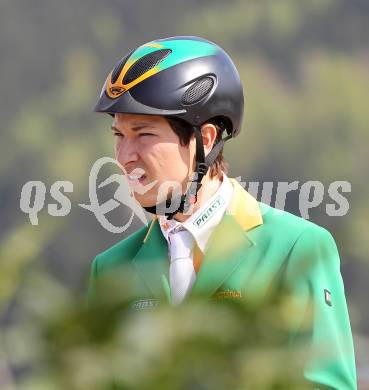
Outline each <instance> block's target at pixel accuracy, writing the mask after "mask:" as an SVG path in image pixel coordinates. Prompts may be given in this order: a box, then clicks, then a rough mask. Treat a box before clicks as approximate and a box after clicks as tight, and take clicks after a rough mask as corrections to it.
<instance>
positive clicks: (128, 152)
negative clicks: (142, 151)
mask: <svg viewBox="0 0 369 390" xmlns="http://www.w3.org/2000/svg"><path fill="white" fill-rule="evenodd" d="M115 155H116V159H117V160H118V161H119V163H120V164H121V165H123V166H126V165H128V164H129V163H132V162H135V161H137V160H138V153H137V145H136V143H135V141H134V140H133V139H130V138H128V137H126V138H125V139H124V140H121V141H120V142H118V143H117V146H116V151H115Z"/></svg>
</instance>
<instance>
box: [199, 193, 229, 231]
mask: <svg viewBox="0 0 369 390" xmlns="http://www.w3.org/2000/svg"><path fill="white" fill-rule="evenodd" d="M224 203H225V202H224V199H223V198H222V197H221V196H220V195H219V196H217V198H215V199H214V200H213V202H212V203H211V205H210V206H209V207H208V208H207V209H206V210H205V211H204V212H203V213H202V214H201V215H200V216H199V217H198V218H196V220H195V221H194V222H193V224H194V225H195V226H196V227H197V228H200V227H201V226H203V225H205V223H206V222H207V221H209V219H211V217H212V216H213V215H214V214H215V213H216V211H217V210H218V209H219V208H220V207H221V206H223V205H224Z"/></svg>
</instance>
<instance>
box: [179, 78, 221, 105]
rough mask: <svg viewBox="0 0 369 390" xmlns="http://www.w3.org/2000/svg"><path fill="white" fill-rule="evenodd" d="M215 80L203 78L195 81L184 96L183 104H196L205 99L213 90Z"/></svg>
mask: <svg viewBox="0 0 369 390" xmlns="http://www.w3.org/2000/svg"><path fill="white" fill-rule="evenodd" d="M213 85H214V80H213V78H212V77H203V78H202V79H200V80H197V81H195V82H194V83H193V84H192V85H191V87H190V88H188V89H187V91H186V92H185V93H184V94H183V96H182V103H183V104H186V105H190V104H195V103H197V102H199V101H200V100H201V99H203V98H204V97H205V96H206V95H208V94H209V92H210V91H211V90H212V88H213Z"/></svg>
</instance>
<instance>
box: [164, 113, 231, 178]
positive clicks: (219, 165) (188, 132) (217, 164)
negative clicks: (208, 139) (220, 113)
mask: <svg viewBox="0 0 369 390" xmlns="http://www.w3.org/2000/svg"><path fill="white" fill-rule="evenodd" d="M166 119H167V121H168V123H169V125H170V127H171V128H172V129H173V131H174V132H175V133H176V134H177V135H178V137H179V142H180V144H181V145H182V146H187V145H188V144H189V143H190V140H191V138H192V137H194V130H193V127H192V126H191V125H190V124H189V123H188V122H186V121H184V120H183V119H180V118H173V117H166ZM205 123H211V124H213V125H214V126H215V128H216V129H217V137H216V139H215V142H214V145H215V144H216V143H217V142H219V141H220V140H221V139H222V134H223V131H224V130H225V129H226V124H225V122H224V120H222V118H219V117H215V118H212V119H209V120H207V121H206V122H205ZM205 123H204V124H205ZM228 168H229V164H228V163H227V162H226V161H225V160H224V157H223V148H222V150H221V151H220V153H219V154H218V156H217V158H216V159H215V161H214V162H213V164H212V165H211V166H210V167H209V172H210V173H209V175H210V178H213V177H216V176H220V174H221V172H224V173H228Z"/></svg>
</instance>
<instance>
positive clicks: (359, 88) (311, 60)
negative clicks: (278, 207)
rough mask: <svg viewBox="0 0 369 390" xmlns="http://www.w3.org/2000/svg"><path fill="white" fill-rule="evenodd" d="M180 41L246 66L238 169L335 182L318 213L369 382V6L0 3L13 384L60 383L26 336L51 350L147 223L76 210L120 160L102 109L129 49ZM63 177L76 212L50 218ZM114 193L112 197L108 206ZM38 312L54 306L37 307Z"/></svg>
mask: <svg viewBox="0 0 369 390" xmlns="http://www.w3.org/2000/svg"><path fill="white" fill-rule="evenodd" d="M173 35H199V36H203V37H204V38H207V39H209V40H212V41H214V42H216V43H218V44H219V45H221V46H222V47H223V48H224V49H225V50H226V51H227V52H228V53H229V54H230V55H231V57H232V58H233V59H234V61H235V63H236V65H237V67H238V69H239V71H240V74H241V78H242V82H243V84H244V88H245V94H246V107H245V117H244V126H243V131H242V133H241V135H240V136H239V138H238V139H237V141H234V142H232V141H231V142H229V143H228V144H227V145H226V148H225V156H226V158H227V160H228V162H229V163H230V166H231V169H230V176H232V177H237V176H241V178H242V180H243V181H246V182H249V181H259V182H264V181H267V182H274V183H277V182H279V181H284V182H293V181H295V180H297V181H299V182H300V183H303V182H305V181H308V180H317V181H321V182H322V183H323V184H324V186H325V189H326V191H325V196H324V201H323V203H322V205H320V206H319V207H316V208H315V209H313V210H311V213H310V219H311V220H312V221H313V222H316V223H318V224H320V225H322V226H325V227H326V228H328V229H329V230H330V231H331V232H332V234H333V235H334V237H335V239H336V242H337V246H338V249H339V252H340V254H341V259H342V267H341V269H342V274H343V278H344V282H345V286H346V293H347V300H348V304H349V310H350V317H351V322H352V328H353V331H354V342H355V347H356V354H357V364H358V376H359V382H360V383H361V386H362V388H363V389H364V388H368V389H369V352H368V351H369V310H368V296H369V294H368V287H367V286H368V284H369V261H368V249H369V246H368V242H369V224H368V221H369V212H368V210H369V208H368V196H369V180H368V179H369V173H368V172H369V170H368V168H369V164H368V147H369V130H368V128H369V109H368V107H369V106H368V102H369V88H368V87H369V2H368V1H366V0H298V1H297V0H263V1H260V0H229V1H227V2H224V1H219V0H213V1H210V0H201V1H199V0H197V1H195V0H187V1H177V0H171V1H169V0H157V1H139V0H138V1H137V0H136V1H133V0H132V1H130V0H129V1H128V0H125V1H118V0H105V1H104V2H101V1H97V0H88V1H87V0H78V1H70V0H66V1H56V0H33V1H30V2H25V1H20V0H2V1H1V2H0V63H1V73H0V79H1V83H0V84H1V87H2V91H3V92H2V94H1V104H0V115H1V144H0V148H1V153H0V175H1V179H0V180H1V181H0V211H1V218H0V315H1V333H0V347H1V349H0V373H2V374H3V375H0V377H2V378H4V379H2V381H3V382H1V383H0V388H3V387H2V385H3V386H4V388H9V389H10V388H18V387H19V388H27V389H28V388H35V389H36V388H37V390H38V389H41V388H42V386H44V388H46V389H49V388H54V387H52V386H51V385H50V383H53V386H55V388H57V387H56V386H57V385H56V383H59V382H57V381H58V380H57V379H55V377H53V374H52V370H51V371H50V370H49V371H48V370H46V373H43V374H35V371H37V368H38V364H40V366H41V365H42V364H44V365H45V362H44V361H43V363H42V359H41V360H40V361H38V360H37V359H36V360H34V359H35V357H34V356H33V355H32V354H30V353H29V351H30V349H32V347H31V344H29V345H28V344H27V343H28V342H31V341H33V342H34V343H35V345H36V344H37V346H35V347H34V348H35V349H36V350H40V351H41V350H42V351H43V352H40V351H39V353H40V354H41V355H42V353H44V355H43V356H44V357H45V356H50V355H49V354H48V353H47V352H45V349H42V348H41V347H40V343H41V344H42V343H43V342H46V341H45V338H44V334H43V333H42V332H41V331H40V329H43V327H44V326H46V325H45V321H46V322H47V321H48V319H50V318H54V317H53V314H52V313H54V312H55V310H56V309H58V308H59V309H60V311H61V312H63V313H64V311H65V310H67V309H66V306H67V307H69V306H70V304H74V305H76V307H74V308H73V310H77V312H78V309H77V308H78V307H80V310H82V311H83V309H82V308H81V307H83V304H82V302H83V295H84V293H85V290H86V284H87V279H88V273H89V267H90V262H91V260H92V259H93V258H94V256H95V255H96V254H97V253H99V252H101V251H102V250H104V249H106V248H108V247H109V246H111V245H112V244H113V243H115V242H117V241H118V240H120V239H122V238H124V237H126V236H127V235H128V234H130V233H132V232H133V231H134V230H135V229H137V228H138V227H140V226H141V222H140V221H139V220H138V218H135V219H134V223H133V225H132V226H131V227H130V229H128V230H127V231H125V232H124V233H123V234H113V233H109V232H107V231H106V230H105V229H104V228H103V227H101V226H100V224H99V223H98V221H97V220H96V218H95V217H94V215H93V214H92V213H90V212H88V211H87V210H85V209H82V208H80V207H79V206H78V204H79V203H88V199H89V198H88V175H89V172H90V169H91V167H92V164H93V163H94V162H95V161H96V160H97V158H99V157H103V156H113V154H114V153H113V143H114V139H113V137H112V136H111V134H110V131H108V130H109V127H110V122H111V120H110V119H109V118H108V117H107V116H104V115H98V114H95V113H93V112H92V107H93V105H94V103H95V101H96V99H97V97H98V94H99V93H100V89H101V87H102V84H103V81H104V79H105V77H106V75H107V73H108V72H109V71H110V70H111V68H112V67H113V65H114V64H115V63H116V62H117V61H118V60H119V59H120V58H121V57H122V56H123V54H125V53H126V52H128V51H129V50H131V49H133V48H135V47H136V46H138V45H140V44H143V43H145V42H147V41H150V40H152V39H155V38H159V37H167V36H173ZM30 180H40V181H42V182H44V183H45V184H46V187H47V194H46V199H45V207H44V208H43V210H42V211H41V212H40V213H39V224H38V225H37V226H32V225H31V224H30V222H29V219H28V216H27V215H26V214H24V213H23V212H22V211H21V209H20V205H19V203H20V195H21V190H22V187H23V185H24V184H25V183H26V182H28V181H30ZM57 180H68V181H71V182H72V183H73V185H74V188H73V193H70V194H67V195H68V197H69V198H70V200H71V202H72V209H71V212H70V214H69V215H67V216H64V217H52V216H50V215H49V214H48V212H47V205H48V204H49V203H55V201H54V200H53V199H52V197H51V196H50V192H49V190H50V186H51V185H52V184H53V183H54V182H55V181H57ZM337 180H343V181H348V182H350V183H351V186H352V191H351V193H347V194H345V196H346V197H347V199H348V201H349V205H350V208H349V211H348V213H347V214H346V215H345V216H341V217H329V216H327V214H326V212H325V206H326V204H327V203H332V201H331V200H330V198H329V195H328V192H327V189H328V186H329V184H330V183H331V182H333V181H337ZM115 189H116V188H114V185H112V186H111V188H108V189H106V190H105V191H103V192H102V195H101V196H102V198H101V201H103V198H104V197H105V198H106V199H107V198H109V197H111V196H112V194H113V193H114V190H115ZM274 196H275V194H274ZM273 200H274V198H273V197H272V202H271V204H272V205H273ZM297 201H298V197H297V196H296V192H295V193H291V194H289V195H288V197H287V203H286V207H285V209H286V210H288V211H291V212H293V213H295V214H297V215H299V209H298V205H297ZM113 214H114V215H113ZM127 215H129V214H127V209H126V208H125V207H124V206H122V207H121V210H119V211H116V212H113V213H112V215H109V218H111V220H112V221H115V223H116V224H121V225H122V224H123V223H122V221H126V220H127ZM31 301H32V303H30V302H31ZM67 311H68V310H67ZM39 312H43V313H44V315H40V316H37V315H36V316H35V313H39ZM45 313H46V314H45ZM59 314H60V313H59ZM59 314H58V315H59ZM36 318H37V319H36ZM27 321H28V322H27ZM77 322H78V321H77ZM72 323H73V324H74V325H73V326H76V325H75V322H72ZM82 323H83V321H82ZM67 324H69V322H66V325H65V326H66V327H68V325H67ZM74 329H75V328H74ZM22 337H24V340H25V341H24V342H21V341H20V340H21V339H22ZM36 340H37V342H36ZM27 345H28V346H27ZM60 348H61V347H60ZM61 349H62V348H61ZM1 351H2V352H1ZM33 351H34V350H33ZM86 359H87V358H86ZM36 361H37V362H39V363H35V362H36ZM95 365H96V366H98V365H99V364H98V363H96V362H95ZM92 366H93V365H92ZM55 367H59V366H58V365H57V364H55ZM59 368H60V367H59ZM30 372H31V373H32V374H30ZM60 372H62V370H61V369H60V371H59V373H60ZM30 378H31V379H30ZM35 378H36V379H35ZM50 378H52V379H50ZM82 378H84V377H83V376H82ZM48 381H50V382H48ZM53 381H54V382H53ZM73 383H74V384H73V385H70V384H69V385H68V386H69V387H68V386H67V387H66V386H64V387H63V386H62V385H61V388H73V386H75V388H86V389H87V388H88V389H92V388H94V387H91V385H86V384H85V383H84V382H83V379H80V382H78V381H77V382H73ZM76 383H79V384H78V385H77V384H76ZM6 386H7V387H6ZM84 386H85V387H84ZM168 386H169V387H168V388H170V385H168ZM96 388H108V387H96ZM141 388H144V386H142V387H141ZM152 388H154V387H152ZM163 388H164V387H163ZM204 388H206V387H204ZM213 388H215V387H213ZM255 388H257V387H256V385H255ZM265 388H266V387H265Z"/></svg>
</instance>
